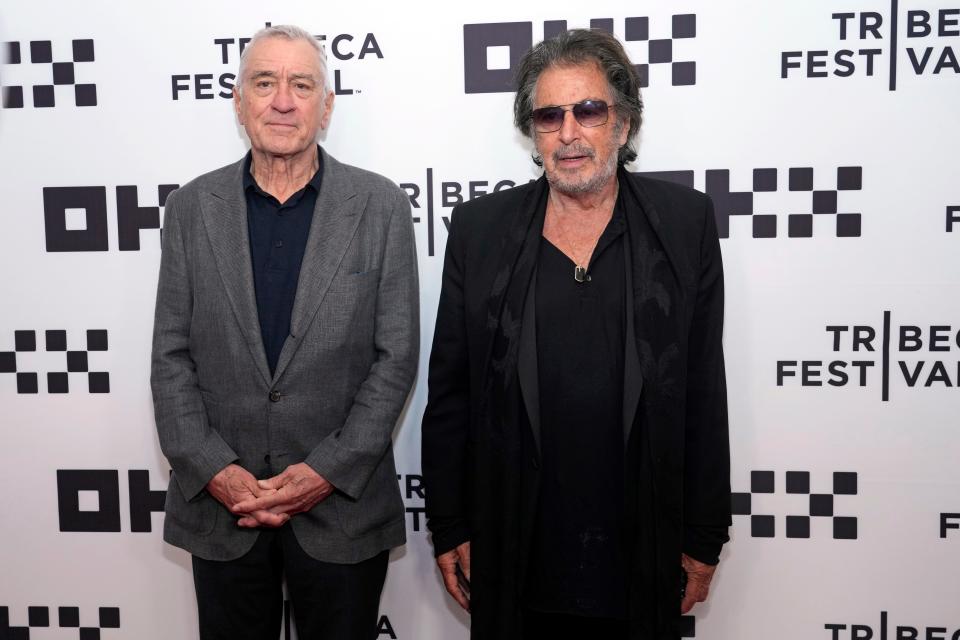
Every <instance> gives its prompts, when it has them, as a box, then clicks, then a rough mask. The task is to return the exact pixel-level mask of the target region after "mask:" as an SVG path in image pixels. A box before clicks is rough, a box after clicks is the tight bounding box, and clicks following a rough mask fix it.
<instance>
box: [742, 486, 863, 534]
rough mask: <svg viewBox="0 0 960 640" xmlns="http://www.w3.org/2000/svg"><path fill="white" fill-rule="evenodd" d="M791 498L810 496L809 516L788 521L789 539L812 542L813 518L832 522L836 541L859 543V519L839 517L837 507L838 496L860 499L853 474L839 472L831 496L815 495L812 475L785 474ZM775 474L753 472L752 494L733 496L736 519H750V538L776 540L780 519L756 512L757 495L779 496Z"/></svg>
mask: <svg viewBox="0 0 960 640" xmlns="http://www.w3.org/2000/svg"><path fill="white" fill-rule="evenodd" d="M784 479H785V485H784V486H785V491H786V493H787V494H793V495H806V496H808V501H807V512H806V513H802V514H787V515H786V516H785V517H784V523H785V525H786V530H785V531H786V537H787V538H809V537H810V520H811V518H831V519H832V521H833V522H832V524H833V538H834V539H836V540H856V539H857V518H856V517H855V516H842V515H837V514H836V512H835V507H834V498H835V497H836V496H852V495H857V474H856V472H853V471H838V472H836V473H834V474H833V484H832V489H831V492H830V493H813V492H812V491H811V488H810V487H811V485H810V472H809V471H787V472H786V473H785V474H784ZM775 492H776V487H775V473H774V472H773V471H753V472H751V474H750V491H749V492H739V493H733V494H732V495H731V513H732V514H733V515H735V516H750V535H751V536H752V537H754V538H773V537H775V536H776V517H775V516H774V515H769V514H756V513H754V512H753V495H754V494H758V493H775Z"/></svg>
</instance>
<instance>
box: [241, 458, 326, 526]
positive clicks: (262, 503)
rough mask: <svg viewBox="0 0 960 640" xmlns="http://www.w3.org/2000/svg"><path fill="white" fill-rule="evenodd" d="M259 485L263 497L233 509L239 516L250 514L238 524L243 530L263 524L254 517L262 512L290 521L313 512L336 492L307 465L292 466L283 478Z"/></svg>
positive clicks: (279, 477) (243, 502)
mask: <svg viewBox="0 0 960 640" xmlns="http://www.w3.org/2000/svg"><path fill="white" fill-rule="evenodd" d="M257 486H258V487H259V489H260V490H261V491H262V492H264V493H263V494H262V495H260V496H257V497H254V498H247V499H245V500H243V501H242V502H239V503H237V504H235V505H234V506H233V508H234V510H235V512H237V513H249V514H250V515H249V516H246V517H243V518H240V520H239V521H238V522H237V524H238V525H240V526H241V527H256V526H257V525H258V524H261V523H262V521H261V520H260V519H259V518H257V517H256V515H254V514H255V513H257V512H259V511H262V510H265V511H267V512H268V513H270V514H272V515H274V516H276V517H282V518H284V522H286V521H287V520H289V519H290V516H292V515H295V514H297V513H303V512H304V511H309V510H310V509H312V508H313V507H314V506H315V505H316V504H317V503H318V502H320V501H322V500H323V499H324V498H326V497H327V496H329V495H330V494H331V493H333V489H334V486H333V485H332V484H330V483H329V482H327V480H326V479H325V478H324V477H323V476H321V475H320V474H319V473H317V472H316V471H314V470H313V469H312V468H311V467H310V465H308V464H306V463H304V462H300V463H297V464H292V465H290V466H289V467H287V468H286V469H284V470H283V473H281V474H280V475H276V476H273V477H272V478H267V479H266V480H260V481H258V482H257Z"/></svg>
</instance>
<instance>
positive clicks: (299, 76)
mask: <svg viewBox="0 0 960 640" xmlns="http://www.w3.org/2000/svg"><path fill="white" fill-rule="evenodd" d="M290 80H309V81H310V82H316V81H317V79H316V77H314V75H313V74H312V73H291V74H290Z"/></svg>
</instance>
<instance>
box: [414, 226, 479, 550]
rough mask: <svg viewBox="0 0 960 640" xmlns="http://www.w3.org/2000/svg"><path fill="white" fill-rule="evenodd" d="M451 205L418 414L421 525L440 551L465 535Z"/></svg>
mask: <svg viewBox="0 0 960 640" xmlns="http://www.w3.org/2000/svg"><path fill="white" fill-rule="evenodd" d="M458 220H459V217H458V211H457V210H456V209H455V210H454V212H453V215H452V219H451V223H450V232H449V235H448V237H447V248H446V255H445V256H444V261H443V276H442V280H441V288H440V303H439V307H438V309H437V324H436V328H435V330H434V334H433V349H432V350H431V352H430V373H429V378H428V385H429V391H428V397H427V408H426V411H425V412H424V415H423V425H422V438H423V440H422V450H421V464H422V469H423V482H424V486H425V488H426V515H427V528H429V529H430V532H431V533H432V534H433V547H434V553H435V554H436V555H440V554H442V553H445V552H447V551H449V550H451V549H453V548H454V547H456V546H457V545H459V544H462V543H463V542H466V541H467V540H469V539H470V532H469V526H468V518H467V514H468V513H469V512H470V508H469V489H468V482H467V478H468V475H467V474H468V473H469V456H468V447H469V444H468V443H469V439H468V433H469V428H470V374H469V371H470V363H469V355H468V354H469V351H468V346H467V325H466V311H465V301H464V300H465V299H464V251H463V241H462V239H461V237H460V235H461V229H460V225H458Z"/></svg>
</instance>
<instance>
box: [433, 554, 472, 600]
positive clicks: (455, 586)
mask: <svg viewBox="0 0 960 640" xmlns="http://www.w3.org/2000/svg"><path fill="white" fill-rule="evenodd" d="M458 564H459V565H460V569H461V570H462V571H463V575H465V576H466V577H467V582H470V542H469V541H467V542H464V543H463V544H461V545H459V546H457V547H456V548H455V549H451V550H450V551H447V552H446V553H441V554H440V555H439V556H437V566H438V567H440V575H441V576H442V577H443V586H445V587H446V588H447V593H449V594H450V595H451V596H453V599H454V600H456V601H457V604H459V605H460V606H461V607H463V608H464V609H466V610H467V611H470V594H469V593H464V591H463V589H461V588H460V581H459V580H457V565H458Z"/></svg>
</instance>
